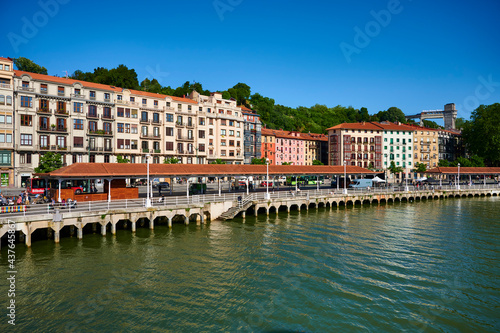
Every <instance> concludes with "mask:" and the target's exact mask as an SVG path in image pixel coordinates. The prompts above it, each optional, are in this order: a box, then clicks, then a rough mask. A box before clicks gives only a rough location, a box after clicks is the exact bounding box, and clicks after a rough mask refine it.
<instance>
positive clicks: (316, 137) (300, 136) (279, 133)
mask: <svg viewBox="0 0 500 333" xmlns="http://www.w3.org/2000/svg"><path fill="white" fill-rule="evenodd" d="M261 134H262V135H263V136H275V137H277V138H282V139H294V140H307V141H328V136H326V135H324V134H317V133H301V132H294V131H283V130H275V129H270V128H262V129H261Z"/></svg>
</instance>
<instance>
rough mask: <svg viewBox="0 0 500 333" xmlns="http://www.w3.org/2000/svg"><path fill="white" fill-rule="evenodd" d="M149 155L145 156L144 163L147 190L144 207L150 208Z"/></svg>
mask: <svg viewBox="0 0 500 333" xmlns="http://www.w3.org/2000/svg"><path fill="white" fill-rule="evenodd" d="M150 157H151V155H149V154H147V155H146V163H147V180H146V188H147V194H146V207H151V198H150V197H149V158H150Z"/></svg>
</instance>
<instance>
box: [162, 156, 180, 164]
mask: <svg viewBox="0 0 500 333" xmlns="http://www.w3.org/2000/svg"><path fill="white" fill-rule="evenodd" d="M163 163H164V164H178V163H179V159H178V158H177V157H169V158H166V157H165V158H164V159H163Z"/></svg>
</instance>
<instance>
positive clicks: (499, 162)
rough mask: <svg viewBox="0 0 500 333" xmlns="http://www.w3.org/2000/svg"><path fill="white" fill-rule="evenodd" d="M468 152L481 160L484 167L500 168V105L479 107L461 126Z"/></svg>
mask: <svg viewBox="0 0 500 333" xmlns="http://www.w3.org/2000/svg"><path fill="white" fill-rule="evenodd" d="M462 136H463V139H464V142H465V143H466V147H467V148H468V150H469V151H470V152H471V153H472V154H475V155H478V156H479V157H481V158H483V159H484V161H485V164H486V165H490V166H500V104H499V103H495V104H492V105H481V106H479V107H478V108H477V109H476V110H474V111H473V112H472V115H471V120H470V121H466V122H465V124H464V126H463V131H462Z"/></svg>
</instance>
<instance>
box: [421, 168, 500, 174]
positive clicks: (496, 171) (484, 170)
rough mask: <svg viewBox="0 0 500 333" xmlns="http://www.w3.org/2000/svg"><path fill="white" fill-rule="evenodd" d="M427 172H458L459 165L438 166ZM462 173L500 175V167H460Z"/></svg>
mask: <svg viewBox="0 0 500 333" xmlns="http://www.w3.org/2000/svg"><path fill="white" fill-rule="evenodd" d="M425 173H437V174H450V175H456V174H458V167H437V168H434V169H430V170H427V171H426V172H425ZM460 174H461V175H462V174H468V175H469V174H470V175H500V168H498V167H482V168H481V167H460Z"/></svg>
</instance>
